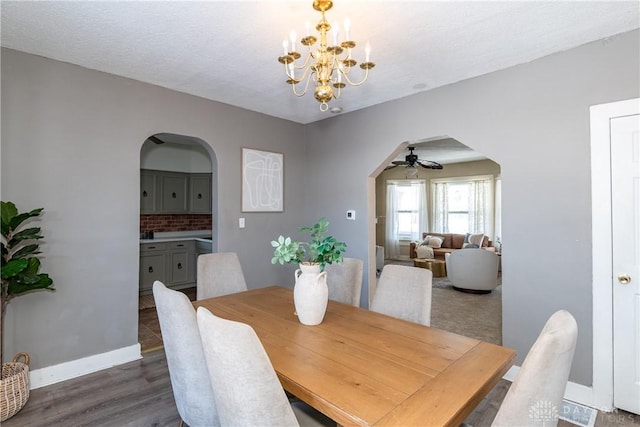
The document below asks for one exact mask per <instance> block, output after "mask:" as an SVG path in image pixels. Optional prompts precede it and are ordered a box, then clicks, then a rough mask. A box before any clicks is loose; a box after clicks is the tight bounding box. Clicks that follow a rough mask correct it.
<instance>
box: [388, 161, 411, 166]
mask: <svg viewBox="0 0 640 427" xmlns="http://www.w3.org/2000/svg"><path fill="white" fill-rule="evenodd" d="M391 163H393V164H394V165H395V166H402V165H408V164H409V162H407V161H406V160H394V161H392V162H391Z"/></svg>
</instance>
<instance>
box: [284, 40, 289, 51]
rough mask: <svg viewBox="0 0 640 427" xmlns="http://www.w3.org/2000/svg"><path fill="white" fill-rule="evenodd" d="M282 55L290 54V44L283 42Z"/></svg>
mask: <svg viewBox="0 0 640 427" xmlns="http://www.w3.org/2000/svg"><path fill="white" fill-rule="evenodd" d="M282 50H283V52H282V54H283V55H286V54H287V53H289V42H288V41H286V40H282Z"/></svg>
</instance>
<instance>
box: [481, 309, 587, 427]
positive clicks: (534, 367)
mask: <svg viewBox="0 0 640 427" xmlns="http://www.w3.org/2000/svg"><path fill="white" fill-rule="evenodd" d="M577 336H578V325H577V324H576V320H575V319H574V318H573V316H572V315H571V314H570V313H569V312H568V311H565V310H560V311H557V312H556V313H554V314H553V315H552V316H551V317H550V318H549V320H547V323H546V324H545V325H544V328H543V329H542V332H540V335H539V336H538V339H537V340H536V342H535V343H534V344H533V346H532V347H531V349H530V350H529V353H528V354H527V357H526V358H525V359H524V362H523V363H522V367H521V368H520V370H519V371H518V374H517V375H516V378H515V379H514V381H513V384H511V387H510V388H509V391H508V392H507V395H506V396H505V398H504V400H503V401H502V404H501V405H500V409H499V410H498V414H497V415H496V417H495V419H494V420H493V424H492V426H496V427H500V426H505V427H506V426H542V425H544V426H555V425H557V423H558V415H559V411H560V408H561V405H562V397H563V395H564V390H565V388H566V386H567V380H568V379H569V371H570V370H571V364H572V361H573V353H574V352H575V348H576V339H577Z"/></svg>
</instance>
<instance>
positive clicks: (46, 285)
mask: <svg viewBox="0 0 640 427" xmlns="http://www.w3.org/2000/svg"><path fill="white" fill-rule="evenodd" d="M36 277H37V280H36V281H35V282H34V283H29V284H26V283H22V282H14V283H9V294H13V295H17V294H22V293H25V292H29V291H36V290H39V289H47V290H50V291H55V289H54V288H52V287H51V285H52V284H53V280H51V278H50V277H49V275H48V274H38V275H37V276H36Z"/></svg>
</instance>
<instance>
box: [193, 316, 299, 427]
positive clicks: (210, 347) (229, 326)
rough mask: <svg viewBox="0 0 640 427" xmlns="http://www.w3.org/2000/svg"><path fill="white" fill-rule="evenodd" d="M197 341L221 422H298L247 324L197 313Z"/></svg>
mask: <svg viewBox="0 0 640 427" xmlns="http://www.w3.org/2000/svg"><path fill="white" fill-rule="evenodd" d="M197 318H198V328H199V329H200V339H201V340H202V346H203V348H204V354H205V358H206V360H207V367H208V370H209V378H210V380H211V384H212V385H213V388H214V390H216V391H217V390H220V392H219V393H218V392H216V393H215V397H216V405H217V408H218V413H219V416H220V422H221V423H222V425H228V426H252V427H253V426H297V425H298V421H297V420H296V417H295V415H294V413H293V410H292V409H291V405H290V404H289V400H288V399H287V396H286V395H285V393H284V390H283V389H282V386H281V385H280V381H279V380H278V377H277V375H276V373H275V371H274V369H273V366H272V365H271V361H270V360H269V357H268V356H267V353H266V352H265V350H264V347H262V343H261V342H260V340H259V339H258V336H257V335H256V333H255V332H254V330H253V328H251V326H249V325H246V324H244V323H239V322H234V321H231V320H226V319H222V318H220V317H217V316H215V315H213V314H212V313H211V312H210V311H209V310H207V309H206V308H203V307H199V308H198V312H197Z"/></svg>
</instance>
